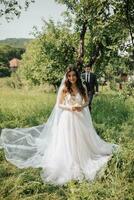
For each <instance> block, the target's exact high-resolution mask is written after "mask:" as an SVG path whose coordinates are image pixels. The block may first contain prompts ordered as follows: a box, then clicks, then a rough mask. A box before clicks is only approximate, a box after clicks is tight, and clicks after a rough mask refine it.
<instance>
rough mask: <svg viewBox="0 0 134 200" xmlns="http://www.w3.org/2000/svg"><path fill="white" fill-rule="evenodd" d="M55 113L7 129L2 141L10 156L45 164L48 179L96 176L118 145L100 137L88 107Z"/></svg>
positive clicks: (23, 164)
mask: <svg viewBox="0 0 134 200" xmlns="http://www.w3.org/2000/svg"><path fill="white" fill-rule="evenodd" d="M54 116H55V112H54V113H52V114H51V117H50V118H51V119H53V120H50V119H49V121H48V122H47V123H46V124H42V125H39V126H35V127H30V128H15V129H3V130H2V134H1V139H0V143H1V144H0V145H1V147H2V148H4V151H5V156H6V159H7V160H8V161H9V162H11V163H13V164H14V165H16V166H17V167H19V168H27V167H34V168H38V167H41V168H42V170H41V178H42V180H43V182H44V183H51V184H54V185H63V184H65V183H67V182H68V181H71V180H78V181H81V180H83V179H84V178H85V179H87V180H89V181H92V180H94V179H95V177H96V175H97V173H98V172H99V171H100V170H101V169H103V168H104V166H106V164H107V162H108V160H109V159H110V158H111V156H112V153H113V151H115V150H117V148H118V145H116V144H111V143H108V142H105V141H104V140H103V139H101V138H100V137H99V135H98V134H97V133H96V130H95V129H94V127H93V124H92V119H91V116H90V112H89V110H88V108H84V109H83V110H82V111H81V112H70V111H67V110H64V111H62V112H60V114H58V115H57V116H55V117H54ZM55 119H56V120H55Z"/></svg>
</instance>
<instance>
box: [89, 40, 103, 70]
mask: <svg viewBox="0 0 134 200" xmlns="http://www.w3.org/2000/svg"><path fill="white" fill-rule="evenodd" d="M102 48H103V46H102V44H101V43H98V44H96V45H95V47H94V48H93V51H92V54H91V57H90V59H89V65H90V66H91V67H92V65H93V64H94V63H95V62H96V61H97V59H98V58H99V56H100V55H101V50H102Z"/></svg>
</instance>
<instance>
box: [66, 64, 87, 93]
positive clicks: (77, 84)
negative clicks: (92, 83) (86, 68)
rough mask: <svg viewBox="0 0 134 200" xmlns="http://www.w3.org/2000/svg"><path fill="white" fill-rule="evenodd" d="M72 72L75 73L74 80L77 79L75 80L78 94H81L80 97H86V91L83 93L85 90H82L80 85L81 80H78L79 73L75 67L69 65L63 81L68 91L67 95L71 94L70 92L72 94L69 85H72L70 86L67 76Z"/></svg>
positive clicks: (82, 87)
mask: <svg viewBox="0 0 134 200" xmlns="http://www.w3.org/2000/svg"><path fill="white" fill-rule="evenodd" d="M72 71H73V72H75V74H76V78H77V80H76V86H77V88H78V90H79V92H80V94H81V95H82V96H85V95H86V91H85V88H84V86H83V84H82V81H81V78H80V74H79V72H78V70H77V68H76V66H75V65H73V64H69V65H68V67H67V70H66V80H65V82H64V84H65V87H66V89H67V91H68V92H69V93H72V92H73V91H72V88H71V85H72V84H71V82H70V81H69V80H68V74H69V73H70V72H72Z"/></svg>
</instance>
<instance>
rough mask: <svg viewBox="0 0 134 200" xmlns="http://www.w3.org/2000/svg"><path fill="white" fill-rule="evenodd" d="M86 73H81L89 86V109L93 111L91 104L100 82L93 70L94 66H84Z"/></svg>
mask: <svg viewBox="0 0 134 200" xmlns="http://www.w3.org/2000/svg"><path fill="white" fill-rule="evenodd" d="M84 71H85V72H84V73H82V74H81V78H82V80H83V83H84V84H85V85H86V87H87V92H88V97H89V106H88V107H89V110H90V112H91V105H92V100H93V96H94V94H97V93H98V82H97V78H96V75H95V74H94V73H93V72H92V68H91V66H90V65H89V64H87V65H85V66H84Z"/></svg>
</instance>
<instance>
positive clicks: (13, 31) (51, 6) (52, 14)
mask: <svg viewBox="0 0 134 200" xmlns="http://www.w3.org/2000/svg"><path fill="white" fill-rule="evenodd" d="M64 10H65V6H63V5H59V4H58V3H56V2H55V1H54V0H36V2H35V3H33V4H31V5H30V7H29V8H28V10H27V11H26V12H24V11H23V12H22V14H21V16H20V18H19V19H17V18H14V20H13V21H11V22H10V23H8V22H7V21H6V20H5V19H4V18H1V19H0V39H5V38H22V37H24V38H31V37H33V36H32V35H30V34H29V33H30V32H32V30H33V29H32V27H33V26H37V27H38V29H39V30H40V28H41V26H42V20H41V19H42V18H43V19H45V20H48V19H50V18H51V19H53V20H54V21H55V22H56V21H59V20H60V21H61V20H62V17H61V13H62V12H63V11H64Z"/></svg>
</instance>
